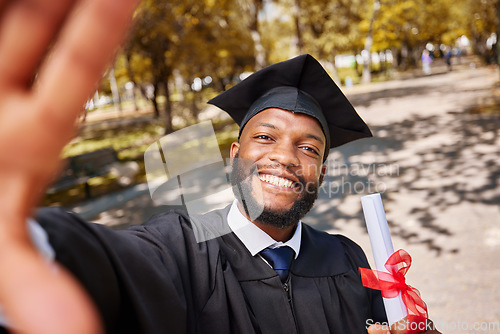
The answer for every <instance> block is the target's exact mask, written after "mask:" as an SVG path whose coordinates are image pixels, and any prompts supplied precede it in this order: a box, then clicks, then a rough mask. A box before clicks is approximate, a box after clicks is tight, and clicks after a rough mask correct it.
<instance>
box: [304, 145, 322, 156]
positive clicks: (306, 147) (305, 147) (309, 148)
mask: <svg viewBox="0 0 500 334" xmlns="http://www.w3.org/2000/svg"><path fill="white" fill-rule="evenodd" d="M301 149H303V150H305V151H308V152H311V153H313V154H315V155H317V156H319V153H318V151H317V150H316V149H314V148H312V147H310V146H302V147H301Z"/></svg>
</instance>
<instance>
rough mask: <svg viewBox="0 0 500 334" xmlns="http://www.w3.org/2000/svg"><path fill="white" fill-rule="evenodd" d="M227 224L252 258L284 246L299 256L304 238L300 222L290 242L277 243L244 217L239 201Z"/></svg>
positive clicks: (230, 212) (236, 202)
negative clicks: (265, 250) (264, 251)
mask: <svg viewBox="0 0 500 334" xmlns="http://www.w3.org/2000/svg"><path fill="white" fill-rule="evenodd" d="M227 222H228V224H229V227H230V228H231V230H232V231H233V232H234V234H236V236H237V237H238V239H240V240H241V242H242V243H243V244H244V245H245V247H246V248H247V249H248V251H249V252H250V254H252V256H255V255H256V254H258V253H259V252H260V251H262V250H264V249H266V248H268V247H271V248H277V247H283V246H289V247H290V248H292V249H293V250H294V252H295V258H297V256H299V251H300V241H301V237H302V222H301V221H300V220H299V223H298V224H297V228H296V229H295V233H294V234H293V236H292V237H291V238H290V239H289V240H288V241H286V242H281V241H276V240H274V239H273V238H271V237H270V236H269V235H268V234H267V233H266V232H264V231H262V230H261V229H260V228H258V227H257V226H256V225H255V224H253V223H252V222H251V221H249V220H248V219H247V218H246V217H245V216H243V214H242V213H241V212H240V210H239V209H238V200H234V202H233V204H232V205H231V208H230V209H229V213H228V214H227Z"/></svg>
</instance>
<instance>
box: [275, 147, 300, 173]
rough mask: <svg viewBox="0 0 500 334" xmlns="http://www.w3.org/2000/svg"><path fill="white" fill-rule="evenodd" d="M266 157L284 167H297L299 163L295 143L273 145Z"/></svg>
mask: <svg viewBox="0 0 500 334" xmlns="http://www.w3.org/2000/svg"><path fill="white" fill-rule="evenodd" d="M268 158H269V160H271V161H272V162H277V163H279V164H281V165H283V166H285V167H298V166H299V165H300V160H299V158H298V157H297V151H296V147H295V145H293V144H292V143H288V142H282V143H279V144H276V145H273V148H272V150H271V152H269V156H268Z"/></svg>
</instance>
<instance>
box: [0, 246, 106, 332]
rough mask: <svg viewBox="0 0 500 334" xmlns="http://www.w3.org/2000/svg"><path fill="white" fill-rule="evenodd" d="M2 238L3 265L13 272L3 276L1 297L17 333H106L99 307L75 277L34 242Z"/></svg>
mask: <svg viewBox="0 0 500 334" xmlns="http://www.w3.org/2000/svg"><path fill="white" fill-rule="evenodd" d="M1 240H2V245H3V248H2V250H3V252H2V254H0V268H2V270H4V269H5V270H8V271H9V275H0V300H1V301H2V310H3V311H5V313H6V316H7V317H8V319H9V320H10V321H11V322H12V324H13V326H14V328H15V329H16V331H15V332H16V333H17V332H21V333H40V334H45V333H47V334H49V333H50V334H59V333H60V334H67V333H75V334H80V333H81V334H90V333H102V330H101V329H100V327H101V325H100V320H99V316H98V314H97V312H96V309H95V306H94V305H93V303H92V301H91V300H90V298H89V297H88V296H87V294H86V293H85V292H84V291H83V289H82V288H81V287H80V286H79V285H77V284H76V282H75V281H74V279H72V278H71V277H70V276H69V275H68V274H67V273H66V272H65V271H64V270H63V269H62V268H54V267H49V266H48V265H47V263H46V262H44V261H43V259H42V258H41V257H40V255H39V254H37V252H36V251H35V250H33V249H32V247H31V246H30V245H28V244H24V243H19V242H17V241H13V240H12V239H11V238H8V239H7V238H1ZM54 269H57V270H56V271H55V270H54Z"/></svg>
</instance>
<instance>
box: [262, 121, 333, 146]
mask: <svg viewBox="0 0 500 334" xmlns="http://www.w3.org/2000/svg"><path fill="white" fill-rule="evenodd" d="M257 126H264V127H266V128H270V129H275V130H276V129H277V130H279V128H278V127H277V126H276V125H274V124H271V123H259V124H257ZM305 137H306V138H310V139H314V140H317V141H319V142H320V143H322V144H323V143H324V140H323V139H322V138H321V137H318V136H316V135H313V134H311V133H306V134H305Z"/></svg>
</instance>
